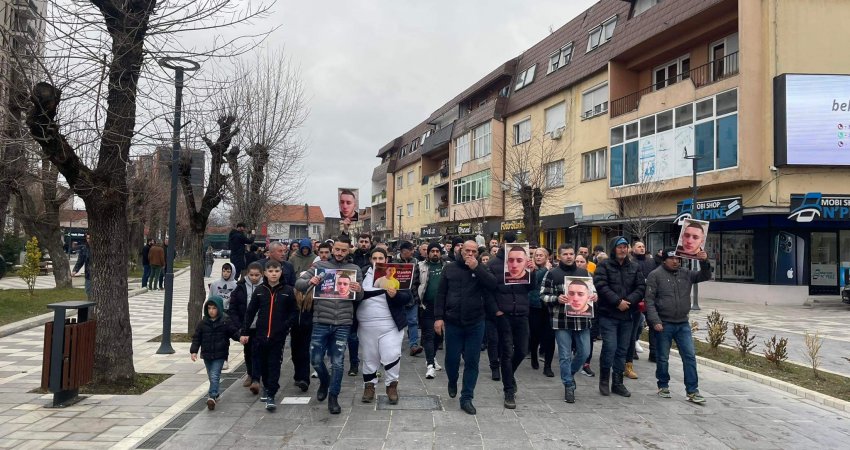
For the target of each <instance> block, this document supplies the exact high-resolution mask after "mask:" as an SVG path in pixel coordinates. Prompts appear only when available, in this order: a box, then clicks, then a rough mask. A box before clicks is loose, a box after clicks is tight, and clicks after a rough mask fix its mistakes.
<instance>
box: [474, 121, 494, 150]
mask: <svg viewBox="0 0 850 450" xmlns="http://www.w3.org/2000/svg"><path fill="white" fill-rule="evenodd" d="M472 133H473V136H474V137H473V139H474V141H473V143H472V147H473V148H472V153H473V154H474V156H473V157H474V158H482V157H484V156H487V155H489V154H490V122H487V123H485V124H483V125H481V126H479V127H478V128H476V129H475V130H473V132H472Z"/></svg>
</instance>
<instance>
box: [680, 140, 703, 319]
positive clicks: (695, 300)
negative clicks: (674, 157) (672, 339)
mask: <svg viewBox="0 0 850 450" xmlns="http://www.w3.org/2000/svg"><path fill="white" fill-rule="evenodd" d="M685 159H690V160H691V162H692V164H693V165H692V166H691V167H692V169H691V176H692V178H691V218H693V217H694V216H696V211H697V190H698V186H697V161H698V160H700V159H702V156H698V155H697V152H696V151H694V154H693V155H688V148H687V147H685ZM706 264H707V262H706ZM699 265H700V262H699V261H697V260H696V259H692V260H691V270H699V268H700V267H699ZM691 294H692V299H691V309H692V310H694V311H699V310H700V307H699V283H694V284H693V288H692V291H691Z"/></svg>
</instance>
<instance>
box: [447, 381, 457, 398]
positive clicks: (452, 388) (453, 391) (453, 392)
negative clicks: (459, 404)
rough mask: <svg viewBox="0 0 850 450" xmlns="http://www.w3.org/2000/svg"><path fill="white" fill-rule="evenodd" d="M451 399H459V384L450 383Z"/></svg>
mask: <svg viewBox="0 0 850 450" xmlns="http://www.w3.org/2000/svg"><path fill="white" fill-rule="evenodd" d="M449 397H451V398H455V397H457V383H449Z"/></svg>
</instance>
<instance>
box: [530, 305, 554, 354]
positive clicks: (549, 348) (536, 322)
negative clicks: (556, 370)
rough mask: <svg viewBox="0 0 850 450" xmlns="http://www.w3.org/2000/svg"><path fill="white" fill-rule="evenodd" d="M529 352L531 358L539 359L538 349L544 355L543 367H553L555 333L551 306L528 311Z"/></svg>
mask: <svg viewBox="0 0 850 450" xmlns="http://www.w3.org/2000/svg"><path fill="white" fill-rule="evenodd" d="M528 330H529V334H528V352H529V354H530V355H531V360H532V361H536V360H537V349H538V347H539V348H540V354H541V355H543V367H552V359H553V358H554V356H555V333H554V330H552V315H551V314H549V308H547V307H545V306H544V307H543V308H531V310H530V311H529V312H528Z"/></svg>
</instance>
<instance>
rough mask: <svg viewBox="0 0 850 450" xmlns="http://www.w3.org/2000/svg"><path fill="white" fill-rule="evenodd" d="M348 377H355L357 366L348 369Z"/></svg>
mask: <svg viewBox="0 0 850 450" xmlns="http://www.w3.org/2000/svg"><path fill="white" fill-rule="evenodd" d="M348 376H350V377H356V376H357V366H354V367H352V368H350V369H348Z"/></svg>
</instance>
